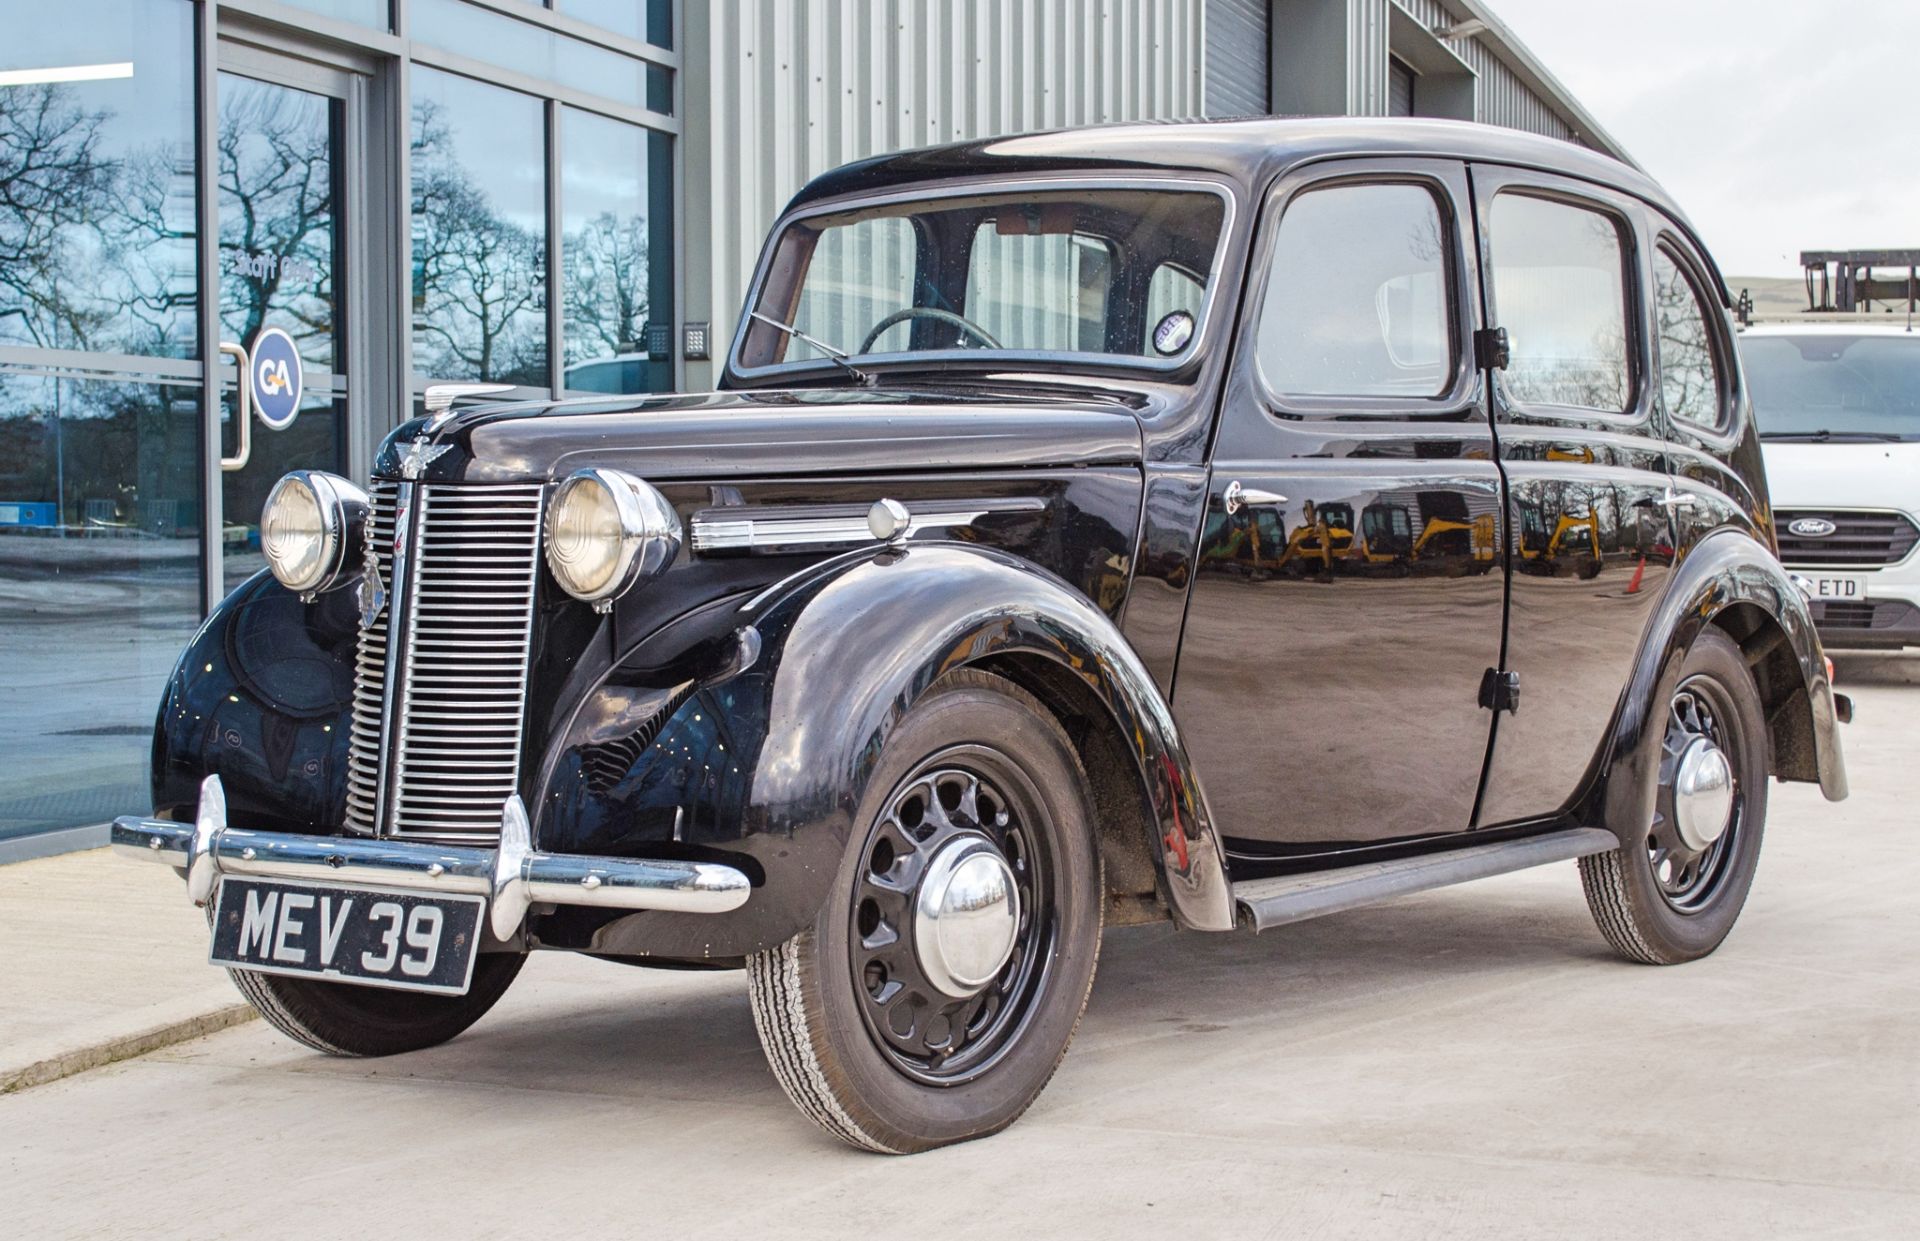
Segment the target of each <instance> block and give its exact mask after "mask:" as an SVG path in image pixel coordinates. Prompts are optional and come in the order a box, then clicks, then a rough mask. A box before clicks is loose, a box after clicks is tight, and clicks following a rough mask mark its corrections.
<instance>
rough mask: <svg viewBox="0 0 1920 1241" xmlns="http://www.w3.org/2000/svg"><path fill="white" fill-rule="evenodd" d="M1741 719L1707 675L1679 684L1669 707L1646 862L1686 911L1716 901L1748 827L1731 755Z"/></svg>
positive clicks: (1663, 891) (1672, 901)
mask: <svg viewBox="0 0 1920 1241" xmlns="http://www.w3.org/2000/svg"><path fill="white" fill-rule="evenodd" d="M1738 723H1739V716H1738V713H1737V712H1736V711H1735V710H1734V708H1733V699H1732V698H1731V696H1729V695H1728V693H1727V692H1726V690H1725V689H1723V688H1722V687H1721V686H1720V684H1719V683H1718V682H1717V681H1715V680H1713V679H1712V678H1711V677H1707V676H1698V677H1694V678H1692V679H1690V680H1688V681H1687V682H1685V683H1684V684H1682V685H1681V686H1680V688H1679V689H1678V690H1677V691H1676V692H1675V693H1674V696H1673V702H1672V704H1671V705H1670V707H1669V708H1668V711H1667V733H1666V737H1665V739H1664V743H1663V745H1662V747H1661V748H1662V751H1663V752H1662V756H1661V760H1660V790H1659V796H1658V799H1657V802H1656V806H1655V810H1654V819H1653V827H1652V830H1651V831H1650V832H1649V833H1648V836H1647V861H1648V863H1649V865H1651V866H1652V868H1653V878H1654V882H1655V884H1656V885H1657V886H1658V887H1659V890H1660V895H1661V897H1662V898H1663V899H1664V900H1665V901H1666V902H1667V904H1668V905H1669V906H1671V907H1672V908H1673V909H1674V910H1675V911H1676V912H1679V913H1682V914H1689V915H1691V914H1696V913H1699V912H1701V911H1702V910H1704V909H1706V908H1707V907H1708V906H1710V905H1711V904H1712V903H1713V900H1714V897H1715V896H1716V895H1718V893H1719V891H1720V889H1721V887H1722V886H1723V885H1724V883H1725V881H1726V879H1727V877H1728V875H1729V874H1730V873H1731V872H1732V869H1733V859H1734V856H1735V852H1736V842H1737V839H1738V837H1739V836H1740V835H1741V833H1742V832H1743V831H1744V830H1745V829H1744V828H1743V827H1742V826H1741V818H1742V814H1743V811H1742V808H1741V807H1742V802H1743V798H1742V795H1741V791H1740V781H1739V778H1738V776H1737V775H1736V774H1735V772H1734V768H1733V759H1732V757H1731V755H1734V754H1737V753H1739V748H1740V736H1739V733H1738Z"/></svg>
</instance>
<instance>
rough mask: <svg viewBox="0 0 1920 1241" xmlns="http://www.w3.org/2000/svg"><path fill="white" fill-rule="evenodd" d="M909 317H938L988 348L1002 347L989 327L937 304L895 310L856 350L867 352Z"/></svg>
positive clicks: (879, 323)
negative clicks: (988, 329) (891, 329)
mask: <svg viewBox="0 0 1920 1241" xmlns="http://www.w3.org/2000/svg"><path fill="white" fill-rule="evenodd" d="M909 319H936V320H938V321H939V322H941V323H951V324H952V325H953V326H954V327H957V328H959V329H960V330H961V331H963V332H965V333H966V334H967V335H969V336H971V337H973V338H974V339H975V340H977V341H979V342H980V343H981V344H982V345H983V346H985V347H986V348H988V349H999V348H1001V347H1002V346H1001V344H1000V342H999V341H997V340H995V339H994V338H993V333H991V332H989V331H987V329H985V328H983V327H981V326H980V325H979V324H977V323H975V322H974V321H973V320H971V319H968V318H965V317H963V316H961V315H956V314H954V313H953V312H952V311H951V310H941V309H940V308H939V307H937V306H909V307H907V308H906V309H905V310H896V311H894V312H893V313H892V314H890V315H888V316H887V317H886V318H884V319H882V320H880V322H878V323H876V324H874V325H873V331H871V332H868V333H867V338H866V339H865V340H863V341H861V342H860V348H859V349H857V350H855V352H856V353H866V352H867V351H868V350H870V349H872V348H873V342H875V341H877V340H879V339H880V338H881V337H882V336H885V335H886V334H887V329H888V328H890V327H893V326H895V325H897V324H901V323H905V322H906V321H907V320H909Z"/></svg>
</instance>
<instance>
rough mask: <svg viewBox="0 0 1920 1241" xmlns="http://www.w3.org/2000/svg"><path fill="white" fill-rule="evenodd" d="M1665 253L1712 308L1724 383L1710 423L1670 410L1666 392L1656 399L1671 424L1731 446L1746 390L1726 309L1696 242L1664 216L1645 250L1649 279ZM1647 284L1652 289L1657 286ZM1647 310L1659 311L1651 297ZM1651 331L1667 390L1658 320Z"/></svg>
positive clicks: (1717, 366)
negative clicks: (1658, 259) (1695, 249)
mask: <svg viewBox="0 0 1920 1241" xmlns="http://www.w3.org/2000/svg"><path fill="white" fill-rule="evenodd" d="M1662 253H1664V254H1665V255H1666V256H1667V257H1668V258H1669V259H1671V260H1672V261H1673V265H1674V266H1675V267H1678V268H1679V269H1680V275H1681V278H1682V279H1684V280H1685V281H1686V282H1687V285H1688V287H1689V288H1691V289H1692V290H1693V296H1694V299H1695V301H1696V303H1697V304H1698V305H1699V306H1700V307H1701V308H1702V309H1703V310H1707V308H1709V307H1711V308H1712V310H1711V311H1709V312H1708V313H1706V314H1703V315H1702V317H1701V321H1702V322H1703V323H1705V324H1706V327H1707V337H1708V340H1709V342H1710V344H1709V348H1710V349H1711V350H1712V352H1713V361H1714V371H1715V377H1716V379H1717V380H1718V382H1719V387H1720V394H1719V395H1720V399H1719V417H1718V418H1716V419H1715V420H1714V423H1713V425H1711V426H1709V425H1707V424H1706V423H1703V422H1697V421H1695V420H1694V419H1692V418H1683V417H1681V416H1680V415H1678V414H1676V413H1674V412H1673V411H1672V410H1670V409H1668V408H1667V402H1666V394H1665V392H1664V391H1663V390H1662V391H1660V393H1659V398H1658V399H1659V404H1660V414H1661V417H1663V418H1665V419H1666V420H1667V422H1668V424H1669V426H1670V427H1673V428H1675V429H1684V430H1686V431H1688V432H1689V433H1691V434H1694V435H1698V436H1701V437H1703V438H1705V439H1707V440H1709V441H1711V442H1713V443H1715V444H1717V445H1720V446H1721V447H1727V446H1730V445H1731V444H1732V443H1733V442H1734V441H1736V440H1737V439H1739V436H1740V429H1741V427H1740V408H1741V405H1742V404H1743V402H1742V401H1741V400H1740V399H1739V397H1740V395H1741V394H1742V393H1743V392H1744V390H1745V383H1744V381H1743V380H1742V378H1741V375H1740V367H1739V362H1738V358H1737V355H1736V352H1735V349H1734V346H1733V339H1732V337H1731V336H1729V335H1728V333H1727V325H1726V313H1725V307H1724V306H1723V305H1722V303H1721V302H1720V299H1719V298H1717V297H1715V296H1713V294H1712V292H1711V290H1712V289H1713V288H1714V282H1713V281H1710V280H1709V279H1707V275H1706V271H1705V267H1704V265H1703V264H1702V263H1701V262H1700V260H1699V259H1698V258H1697V257H1696V255H1695V253H1694V249H1693V246H1692V245H1691V244H1690V243H1689V242H1688V241H1687V239H1686V238H1685V237H1683V236H1682V235H1681V234H1680V233H1679V232H1677V231H1676V230H1675V229H1674V228H1672V227H1671V226H1670V225H1668V224H1667V223H1666V222H1665V221H1664V220H1655V222H1654V229H1653V245H1652V246H1651V247H1650V248H1649V249H1648V251H1647V278H1648V279H1649V280H1650V281H1656V282H1657V281H1658V280H1659V276H1658V274H1657V273H1656V272H1655V271H1654V263H1655V261H1656V260H1657V258H1658V256H1659V255H1660V254H1662ZM1648 287H1649V290H1651V289H1652V287H1653V286H1652V285H1649V286H1648ZM1647 310H1648V314H1649V315H1653V314H1655V313H1656V311H1655V308H1654V305H1653V302H1652V300H1651V299H1649V301H1648V304H1647ZM1648 330H1649V332H1650V334H1651V335H1652V337H1653V360H1654V365H1655V366H1656V367H1657V368H1658V375H1659V378H1660V379H1661V380H1662V383H1661V384H1659V385H1656V388H1663V387H1664V380H1665V376H1666V366H1665V363H1664V361H1663V360H1662V359H1661V357H1660V341H1659V323H1658V321H1657V320H1652V319H1650V320H1649V329H1648Z"/></svg>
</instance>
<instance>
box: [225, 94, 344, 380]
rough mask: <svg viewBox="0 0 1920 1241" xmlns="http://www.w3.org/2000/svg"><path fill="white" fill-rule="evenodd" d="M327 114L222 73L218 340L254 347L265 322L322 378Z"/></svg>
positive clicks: (325, 105) (329, 218) (300, 97)
mask: <svg viewBox="0 0 1920 1241" xmlns="http://www.w3.org/2000/svg"><path fill="white" fill-rule="evenodd" d="M332 106H333V105H332V104H331V102H330V101H329V100H327V99H326V98H324V97H322V96H319V95H313V94H309V93H307V92H306V91H300V90H294V89H292V88H290V87H285V86H275V85H271V84H269V83H265V82H257V81H254V80H252V79H250V78H242V77H236V76H234V75H232V74H222V75H221V77H220V124H219V129H218V131H217V135H216V142H215V144H216V149H217V153H218V158H219V165H218V167H219V172H218V178H219V188H220V325H221V329H222V334H223V335H224V337H225V339H227V340H238V341H252V340H253V339H254V337H255V336H256V335H257V334H258V333H259V331H260V329H261V328H262V327H263V326H266V325H267V324H269V323H271V324H272V325H273V326H275V327H278V328H282V329H284V330H285V331H286V332H287V333H288V334H289V335H291V336H292V337H293V338H294V341H295V342H296V343H297V344H298V345H299V347H300V355H301V357H302V358H303V359H304V360H305V361H306V362H307V364H308V365H309V366H314V367H319V368H322V369H327V370H331V369H333V368H334V366H335V357H334V351H335V342H334V270H333V267H334V219H335V216H334V211H335V169H334V159H333V127H332V125H331V123H330V120H331V118H330V117H329V115H328V114H329V110H330V108H331V107H332Z"/></svg>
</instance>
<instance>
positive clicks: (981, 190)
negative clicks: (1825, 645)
mask: <svg viewBox="0 0 1920 1241" xmlns="http://www.w3.org/2000/svg"><path fill="white" fill-rule="evenodd" d="M1101 190H1147V191H1164V192H1171V193H1189V194H1192V193H1206V194H1212V195H1214V196H1215V197H1216V198H1218V199H1219V200H1220V205H1221V218H1220V235H1219V238H1218V240H1217V241H1216V242H1215V243H1214V257H1213V278H1212V279H1211V280H1210V281H1208V283H1207V295H1206V299H1205V300H1204V301H1203V302H1202V304H1201V307H1200V321H1199V323H1198V325H1197V328H1196V330H1195V332H1194V334H1193V339H1192V340H1190V341H1188V342H1187V347H1186V348H1185V349H1183V350H1181V351H1180V352H1179V353H1177V354H1175V355H1174V356H1172V357H1170V358H1154V357H1147V356H1144V355H1136V354H1106V353H1097V354H1096V353H1078V352H1070V351H1060V350H1037V349H1033V350H1027V349H1022V350H1014V349H1009V350H1005V351H1001V352H994V351H983V350H979V349H921V350H911V351H908V352H905V353H891V354H872V355H867V356H861V357H859V358H858V359H857V362H858V365H859V366H860V367H861V369H863V370H869V371H886V370H888V369H892V368H900V369H908V370H917V369H924V368H926V367H928V366H929V365H932V366H943V365H948V364H952V363H964V364H969V365H973V366H978V365H980V364H982V363H983V362H984V363H987V364H989V365H990V366H991V367H992V369H994V370H1000V371H1017V370H1021V369H1023V368H1025V367H1030V366H1053V365H1059V366H1062V367H1065V368H1071V369H1072V370H1074V371H1086V372H1090V373H1096V374H1106V373H1112V372H1115V371H1117V372H1119V373H1122V374H1129V373H1130V374H1139V373H1141V372H1143V371H1144V372H1147V373H1150V374H1156V375H1167V376H1172V375H1183V374H1184V373H1185V372H1188V371H1191V370H1193V369H1195V368H1196V367H1197V366H1198V364H1199V363H1201V362H1202V361H1203V360H1204V359H1205V356H1206V351H1207V347H1208V344H1209V342H1211V341H1212V340H1213V339H1214V338H1216V337H1217V336H1218V335H1219V333H1220V332H1221V331H1222V330H1224V329H1221V328H1219V327H1217V326H1216V324H1217V323H1218V322H1219V321H1220V320H1222V319H1224V318H1229V317H1230V315H1229V314H1228V310H1227V308H1223V307H1222V306H1221V304H1220V301H1221V290H1222V289H1223V288H1225V287H1226V286H1228V285H1229V284H1230V283H1231V282H1232V273H1230V272H1229V271H1228V270H1227V263H1228V261H1229V260H1230V259H1231V258H1232V256H1233V251H1232V249H1231V246H1232V244H1233V240H1234V222H1235V219H1236V216H1237V213H1238V211H1239V205H1240V204H1239V197H1238V195H1237V194H1236V193H1235V190H1234V187H1233V184H1232V183H1231V182H1229V181H1227V180H1224V179H1222V178H1218V177H1213V176H1206V175H1194V176H1175V175H1162V176H1127V175H1125V174H1118V175H1113V174H1109V175H1099V174H1095V175H1091V176H1089V175H1085V174H1075V175H1068V176H1049V177H1020V178H1010V177H966V178H959V179H955V180H952V181H943V182H939V183H936V184H926V185H916V186H912V187H908V188H904V189H897V190H892V191H888V192H884V193H878V194H875V193H864V192H854V193H849V194H841V195H836V196H834V197H832V198H826V199H821V200H820V201H818V202H813V203H808V204H807V205H806V206H804V207H802V208H800V209H798V210H791V211H788V212H785V213H783V214H782V215H781V216H780V218H779V219H778V220H776V221H774V224H773V226H772V227H771V228H770V229H768V230H767V237H766V241H765V242H764V243H762V245H761V247H760V257H759V259H758V261H757V262H756V263H755V264H754V270H753V279H752V280H751V281H749V282H748V284H747V293H746V297H745V299H744V300H743V301H742V303H741V305H742V310H741V313H740V315H739V317H738V319H737V320H736V322H735V324H734V330H733V337H732V341H731V343H729V344H728V346H727V352H726V354H725V358H724V363H723V365H724V368H725V374H727V375H729V376H732V377H737V378H738V379H740V380H744V381H747V382H749V383H757V382H759V381H763V380H767V379H770V378H775V377H781V376H788V377H792V378H794V379H803V378H806V377H808V376H811V375H817V374H821V373H826V372H833V373H839V368H838V367H837V366H835V365H834V364H833V363H832V362H830V361H828V360H826V359H821V358H812V359H804V360H802V361H798V362H770V363H767V364H765V365H763V366H748V365H747V364H746V363H745V362H744V361H743V358H742V355H743V351H744V350H745V348H746V342H747V334H748V332H749V330H750V327H749V325H750V324H751V323H753V322H754V321H753V320H752V319H750V318H749V314H748V312H749V311H753V310H758V309H759V307H760V302H761V298H762V296H763V295H764V294H765V292H766V286H767V282H768V280H769V278H770V277H771V276H772V274H773V267H774V263H775V260H776V258H777V257H778V255H779V251H780V249H781V242H782V241H783V240H784V238H785V236H786V233H787V230H788V229H789V228H791V227H793V226H794V225H795V224H800V223H804V222H805V221H807V220H810V219H813V218H815V217H817V216H828V215H844V214H845V213H847V212H849V211H858V210H861V209H863V208H866V207H885V206H895V205H899V204H903V203H917V202H936V201H938V200H940V199H944V198H976V197H980V196H982V195H999V194H1010V195H1011V194H1038V193H1059V192H1062V191H1069V192H1071V191H1096V192H1097V191H1101ZM969 257H971V256H969ZM769 330H771V329H769Z"/></svg>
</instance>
